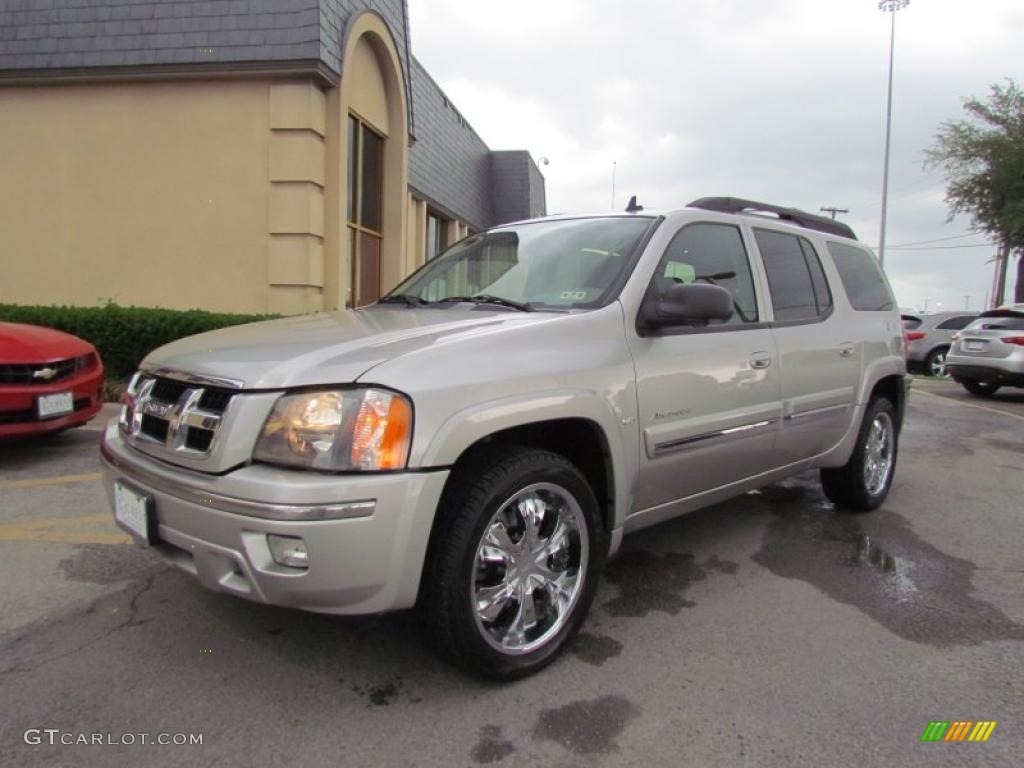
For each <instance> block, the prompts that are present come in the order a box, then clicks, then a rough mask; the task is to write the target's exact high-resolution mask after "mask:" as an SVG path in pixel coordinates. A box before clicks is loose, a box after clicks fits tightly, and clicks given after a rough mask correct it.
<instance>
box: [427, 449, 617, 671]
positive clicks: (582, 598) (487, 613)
mask: <svg viewBox="0 0 1024 768" xmlns="http://www.w3.org/2000/svg"><path fill="white" fill-rule="evenodd" d="M438 514H439V515H441V516H442V517H441V518H440V519H439V520H438V521H437V523H436V525H435V531H434V534H433V535H432V539H431V547H430V551H429V552H428V555H427V565H426V568H425V571H424V575H423V586H422V590H421V595H420V600H419V605H418V611H419V613H420V618H421V622H422V625H423V627H424V628H425V629H426V630H427V631H428V633H429V636H430V640H432V644H433V645H435V646H436V647H437V648H438V649H439V650H440V651H441V652H442V653H444V654H445V655H446V656H447V657H448V658H449V659H451V660H452V661H454V662H455V663H456V664H458V665H460V666H462V667H463V668H465V669H466V670H468V671H470V672H472V673H474V674H477V675H480V676H483V677H488V678H492V679H498V680H512V679H516V678H520V677H525V676H526V675H530V674H533V673H534V672H537V671H539V670H540V669H542V668H543V667H544V666H546V665H547V664H549V663H550V662H551V661H552V660H554V658H555V657H556V656H557V655H558V652H559V651H560V650H561V649H562V647H564V645H565V644H566V642H568V641H569V639H570V638H572V636H573V635H574V634H575V633H576V632H577V630H578V629H579V627H580V625H581V624H582V623H583V620H584V618H585V617H586V614H587V611H588V609H589V607H590V603H591V602H592V600H593V597H594V592H595V589H596V587H597V581H598V576H599V574H600V571H601V567H602V566H603V564H604V555H605V552H606V550H607V546H606V543H605V536H604V532H603V529H602V526H601V523H600V515H599V506H598V503H597V499H596V498H595V496H594V492H593V490H592V489H591V487H590V485H589V483H588V482H587V480H586V478H585V477H584V476H583V475H582V473H581V472H580V471H579V470H578V469H577V468H576V467H575V466H574V465H573V464H572V463H571V462H569V461H568V460H567V459H565V458H564V457H563V456H560V455H559V454H556V453H553V452H551V451H545V450H538V449H530V448H521V447H510V446H500V447H497V448H494V449H490V450H488V451H487V452H486V453H484V454H482V455H481V456H479V457H478V458H477V459H476V460H475V461H472V462H471V463H470V464H468V465H466V466H464V467H462V468H460V469H459V470H457V475H456V476H455V477H453V478H452V485H451V487H450V489H449V490H448V491H446V492H445V495H444V499H443V500H442V503H441V505H440V508H439V512H438Z"/></svg>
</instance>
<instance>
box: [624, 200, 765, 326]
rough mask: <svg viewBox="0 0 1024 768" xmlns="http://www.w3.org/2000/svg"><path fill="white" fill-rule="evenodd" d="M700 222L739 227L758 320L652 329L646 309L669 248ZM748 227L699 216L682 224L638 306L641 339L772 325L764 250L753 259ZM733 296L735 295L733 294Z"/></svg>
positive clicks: (659, 257) (674, 234) (657, 264)
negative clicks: (765, 289)
mask: <svg viewBox="0 0 1024 768" xmlns="http://www.w3.org/2000/svg"><path fill="white" fill-rule="evenodd" d="M697 225H712V226H716V227H731V228H733V229H735V230H736V232H737V234H738V235H739V237H740V244H741V245H742V246H743V252H744V255H745V256H746V257H747V267H748V269H749V272H750V284H751V288H752V290H753V293H754V304H755V309H756V310H757V320H756V321H755V322H752V323H738V324H735V325H733V324H722V325H708V326H689V325H679V326H663V327H660V328H650V327H648V326H647V325H645V324H644V322H643V317H644V308H645V307H646V306H647V305H648V302H651V301H656V300H657V282H656V281H657V278H658V275H659V273H661V271H662V269H663V267H664V264H665V257H666V255H667V254H668V252H669V248H671V247H672V244H673V243H674V242H675V240H676V238H677V237H679V235H680V234H682V232H683V231H684V230H686V229H689V228H690V227H693V226H697ZM747 234H748V233H747V230H746V227H744V226H742V225H741V224H740V223H738V222H732V221H714V220H712V219H698V220H696V221H688V222H686V223H685V224H683V225H682V226H681V227H679V228H678V229H677V230H676V231H675V232H673V233H672V236H671V237H670V238H669V240H668V243H667V244H666V245H665V248H664V250H663V251H662V252H661V254H660V255H659V256H658V259H657V262H656V264H655V267H654V272H653V273H652V274H651V277H650V279H649V280H648V283H647V288H646V289H645V290H644V294H643V298H642V299H641V300H640V304H639V306H638V307H637V312H636V321H635V324H634V327H635V329H636V334H637V336H640V337H641V338H657V337H659V336H689V335H691V334H698V333H701V334H703V333H729V332H737V331H752V330H763V329H765V328H770V327H771V326H772V323H771V321H767V320H765V319H764V310H765V304H764V294H763V287H762V285H761V282H762V281H763V280H764V273H763V271H762V270H763V266H764V265H763V264H760V263H759V262H760V255H761V254H760V251H758V260H757V261H756V262H755V260H754V259H753V258H752V253H753V252H752V251H751V247H750V246H751V243H750V242H749V240H750V238H749V237H748V236H747ZM730 295H731V294H730Z"/></svg>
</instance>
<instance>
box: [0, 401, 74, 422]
mask: <svg viewBox="0 0 1024 768" xmlns="http://www.w3.org/2000/svg"><path fill="white" fill-rule="evenodd" d="M90 405H92V400H90V399H89V398H88V397H79V398H76V399H75V406H74V407H75V411H84V410H85V409H86V408H88V407H89V406H90ZM29 421H40V419H39V417H38V416H36V411H35V409H34V408H27V409H25V410H22V411H0V424H24V423H25V422H29ZM42 421H50V419H42Z"/></svg>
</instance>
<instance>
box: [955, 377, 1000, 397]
mask: <svg viewBox="0 0 1024 768" xmlns="http://www.w3.org/2000/svg"><path fill="white" fill-rule="evenodd" d="M960 383H961V384H963V385H964V389H966V390H967V391H968V392H970V393H971V394H972V395H975V396H977V397H992V395H994V394H995V393H996V392H998V391H999V387H1000V386H1001V385H999V384H991V383H989V382H987V381H961V382H960Z"/></svg>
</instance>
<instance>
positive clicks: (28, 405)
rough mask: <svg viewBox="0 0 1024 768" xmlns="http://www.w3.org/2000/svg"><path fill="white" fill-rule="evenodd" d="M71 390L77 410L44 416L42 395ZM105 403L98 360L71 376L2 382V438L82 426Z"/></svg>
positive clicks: (101, 367)
mask: <svg viewBox="0 0 1024 768" xmlns="http://www.w3.org/2000/svg"><path fill="white" fill-rule="evenodd" d="M59 392H71V393H72V401H73V403H74V408H75V410H74V411H73V412H72V413H69V414H67V415H66V416H59V417H56V418H48V419H40V418H39V417H38V416H37V415H36V402H37V400H38V399H39V397H40V396H41V395H53V394H57V393H59ZM102 407H103V366H102V365H100V364H99V363H94V364H93V366H92V367H90V368H87V369H85V370H84V371H82V372H81V373H78V374H76V375H75V376H72V377H70V378H67V379H62V380H60V381H55V382H52V383H48V384H32V385H9V384H4V385H0V438H4V437H24V436H27V435H41V434H46V433H47V432H56V431H58V430H61V429H67V428H69V427H80V426H82V425H83V424H85V423H86V422H87V421H89V420H90V419H92V418H93V417H94V416H96V414H97V413H99V412H100V409H101V408H102Z"/></svg>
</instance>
